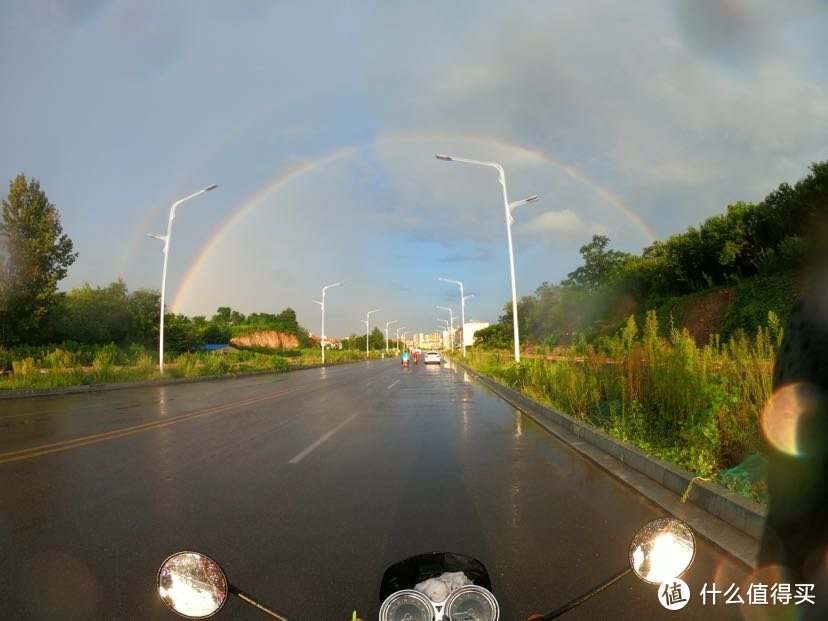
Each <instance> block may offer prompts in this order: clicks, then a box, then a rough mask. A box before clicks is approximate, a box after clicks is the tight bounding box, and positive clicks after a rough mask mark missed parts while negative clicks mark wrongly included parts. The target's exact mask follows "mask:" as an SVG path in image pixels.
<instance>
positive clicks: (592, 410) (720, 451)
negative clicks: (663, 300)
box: [467, 311, 782, 501]
mask: <svg viewBox="0 0 828 621" xmlns="http://www.w3.org/2000/svg"><path fill="white" fill-rule="evenodd" d="M781 339H782V328H781V326H780V322H779V319H778V317H777V316H776V315H775V314H773V313H770V314H769V316H768V319H767V325H766V326H760V327H759V328H758V329H757V331H756V333H755V335H754V336H753V337H748V336H747V335H745V334H744V333H740V334H739V336H734V337H732V338H730V339H729V340H728V341H726V342H722V341H721V340H720V339H719V338H718V337H714V338H711V339H710V342H709V343H708V344H706V345H704V346H702V347H699V346H697V345H696V343H695V340H694V339H693V337H692V336H690V334H689V333H688V332H687V330H684V329H679V328H677V327H674V326H669V325H668V326H664V325H659V321H658V318H657V315H656V313H655V311H650V312H648V313H647V314H646V318H645V321H644V325H643V326H639V325H638V323H637V321H636V319H635V317H633V316H630V317H629V319H628V320H627V323H626V325H625V326H624V328H623V329H622V330H620V331H619V332H618V333H616V334H615V335H613V336H611V337H605V338H603V339H602V340H601V341H600V343H598V344H592V343H586V342H584V341H580V342H579V343H578V344H577V345H574V346H571V347H568V348H565V349H558V350H549V351H547V350H544V349H538V350H536V351H535V353H534V355H531V356H530V357H523V358H522V359H521V361H520V362H519V363H514V362H513V361H512V359H511V356H510V355H509V354H508V353H506V352H492V351H488V352H487V351H483V350H477V349H475V350H472V353H471V355H470V357H468V358H467V362H468V363H469V364H470V365H471V366H473V367H474V368H476V369H477V370H479V371H480V372H482V373H484V374H486V375H488V376H490V377H493V378H496V379H498V380H499V381H501V382H503V383H504V384H506V385H508V386H510V387H512V388H514V389H516V390H518V391H521V392H523V393H525V394H527V395H528V396H530V397H532V398H534V399H536V400H538V401H540V402H542V403H545V404H547V405H550V406H552V407H554V408H556V409H559V410H560V411H562V412H565V413H567V414H569V415H571V416H573V417H575V418H576V419H578V420H580V421H582V422H586V423H589V424H591V425H592V426H594V427H597V428H599V429H602V430H603V431H605V432H607V433H608V434H610V435H612V436H614V437H616V438H618V439H620V440H624V441H627V442H630V443H631V444H634V445H636V446H638V447H639V448H641V449H642V450H644V451H645V452H647V453H648V454H650V455H654V456H656V457H659V458H661V459H664V460H665V461H669V462H671V463H674V464H677V465H679V466H682V467H684V468H687V469H688V470H690V471H692V472H694V473H695V474H696V475H697V476H700V477H704V478H713V479H714V480H717V481H718V482H720V483H722V484H723V485H725V486H726V487H729V488H730V489H732V490H734V491H736V492H738V493H741V494H743V495H746V496H749V497H751V498H753V499H755V500H760V501H761V500H763V499H764V493H765V485H764V481H763V480H762V471H761V470H762V460H761V458H759V459H757V458H756V457H754V458H753V459H751V460H750V461H749V462H748V464H750V467H752V468H754V471H747V470H746V468H747V465H744V462H745V460H746V459H748V458H750V457H751V456H757V455H759V454H760V453H761V450H762V438H761V433H760V430H759V417H760V413H761V411H762V408H763V406H764V404H765V402H766V401H767V399H768V397H769V396H770V394H771V370H772V368H773V364H774V361H775V356H776V350H777V348H778V347H779V343H780V341H781ZM553 354H556V355H553ZM740 465H741V466H740Z"/></svg>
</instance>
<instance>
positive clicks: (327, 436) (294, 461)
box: [288, 412, 359, 464]
mask: <svg viewBox="0 0 828 621" xmlns="http://www.w3.org/2000/svg"><path fill="white" fill-rule="evenodd" d="M357 416H359V412H357V413H355V414H351V415H350V416H349V417H348V418H346V419H345V420H343V421H342V422H341V423H339V424H338V425H337V426H336V427H334V428H333V429H331V430H330V431H329V432H328V433H326V434H325V435H324V436H322V437H321V438H319V439H318V440H317V441H316V442H314V443H313V444H311V445H310V446H309V447H308V448H306V449H305V450H304V451H302V452H301V453H299V454H298V455H296V457H294V458H293V459H291V460H290V461H289V462H288V463H289V464H298V463H299V462H300V461H302V460H303V459H304V458H305V457H307V456H308V455H309V454H310V453H311V452H313V451H314V450H315V449H317V448H319V447H320V446H321V445H322V444H324V443H325V442H327V441H328V440H330V438H331V436H333V435H334V434H335V433H336V432H337V431H339V430H340V429H342V428H343V427H344V426H345V425H347V424H348V423H350V422H351V421H352V420H354V419H355V418H356V417H357Z"/></svg>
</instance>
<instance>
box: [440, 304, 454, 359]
mask: <svg viewBox="0 0 828 621" xmlns="http://www.w3.org/2000/svg"><path fill="white" fill-rule="evenodd" d="M437 308H439V309H441V310H447V311H448V312H449V322H450V323H451V330H450V331H449V343H451V346H450V349H451V351H454V311H453V310H451V309H450V308H449V307H448V306H438V307H437Z"/></svg>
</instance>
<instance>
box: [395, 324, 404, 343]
mask: <svg viewBox="0 0 828 621" xmlns="http://www.w3.org/2000/svg"><path fill="white" fill-rule="evenodd" d="M403 330H405V326H402V327H401V328H397V339H396V340H397V349H399V348H400V332H402V331H403Z"/></svg>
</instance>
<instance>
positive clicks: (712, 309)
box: [682, 287, 736, 347]
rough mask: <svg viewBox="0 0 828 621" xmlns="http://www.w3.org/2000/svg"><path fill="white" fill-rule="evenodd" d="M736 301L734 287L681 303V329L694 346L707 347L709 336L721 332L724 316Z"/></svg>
mask: <svg viewBox="0 0 828 621" xmlns="http://www.w3.org/2000/svg"><path fill="white" fill-rule="evenodd" d="M735 299H736V287H728V288H727V289H719V290H718V291H711V292H710V293H707V294H704V295H701V296H698V297H694V298H691V299H689V300H686V301H685V302H683V305H684V309H683V310H684V320H683V321H682V325H683V327H685V328H687V331H688V332H690V334H691V335H692V336H693V338H694V339H695V340H696V345H698V346H699V347H702V346H704V345H707V343H708V341H709V339H710V335H711V334H718V333H720V332H721V331H722V326H723V325H724V321H725V316H726V315H727V312H728V311H729V310H730V307H731V306H732V305H733V302H734V301H735Z"/></svg>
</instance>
